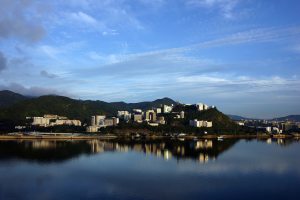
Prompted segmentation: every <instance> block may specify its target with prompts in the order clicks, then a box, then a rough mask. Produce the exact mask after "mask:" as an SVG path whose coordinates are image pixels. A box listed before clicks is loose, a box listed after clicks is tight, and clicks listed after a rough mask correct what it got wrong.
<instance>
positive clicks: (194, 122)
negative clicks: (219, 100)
mask: <svg viewBox="0 0 300 200" xmlns="http://www.w3.org/2000/svg"><path fill="white" fill-rule="evenodd" d="M190 126H193V127H198V128H200V127H206V128H210V127H212V126H213V123H212V122H211V121H203V120H197V119H194V120H190Z"/></svg>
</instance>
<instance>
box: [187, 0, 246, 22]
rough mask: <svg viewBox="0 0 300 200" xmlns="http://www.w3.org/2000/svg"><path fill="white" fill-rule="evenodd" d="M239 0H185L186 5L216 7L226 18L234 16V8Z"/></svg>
mask: <svg viewBox="0 0 300 200" xmlns="http://www.w3.org/2000/svg"><path fill="white" fill-rule="evenodd" d="M239 1H240V0H187V1H185V3H186V5H188V6H190V7H204V8H207V9H218V10H220V11H221V13H222V15H223V16H224V17H225V18H227V19H232V18H234V15H235V14H234V9H235V7H236V6H237V5H238V3H239Z"/></svg>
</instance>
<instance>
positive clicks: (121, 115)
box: [117, 111, 131, 121]
mask: <svg viewBox="0 0 300 200" xmlns="http://www.w3.org/2000/svg"><path fill="white" fill-rule="evenodd" d="M117 116H118V117H119V118H120V119H123V120H125V121H129V120H130V119H131V113H129V112H128V111H118V115H117Z"/></svg>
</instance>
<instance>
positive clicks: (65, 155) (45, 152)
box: [0, 138, 298, 164]
mask: <svg viewBox="0 0 300 200" xmlns="http://www.w3.org/2000/svg"><path fill="white" fill-rule="evenodd" d="M237 141H238V140H237V139H236V140H235V139H228V140H226V139H225V140H223V141H218V140H217V139H206V140H205V139H203V140H184V141H180V140H176V139H165V140H163V139H161V140H134V139H123V140H120V139H119V140H97V139H94V140H68V141H60V140H26V141H23V140H18V141H0V159H1V156H2V159H7V158H22V159H29V160H30V159H31V160H35V161H39V162H53V161H55V162H61V161H64V160H67V159H71V158H74V157H77V156H80V155H81V154H86V155H92V154H101V153H105V152H115V151H116V152H140V153H143V154H145V155H147V156H156V157H157V158H160V159H165V160H174V159H175V160H178V161H179V160H184V159H191V160H194V161H196V162H198V163H200V164H205V163H208V162H210V161H213V160H215V159H217V158H218V156H220V154H222V153H223V152H225V151H227V150H228V149H230V148H231V147H232V146H233V145H234V144H235V143H236V142H237ZM260 141H262V142H266V143H267V144H272V145H280V146H282V147H285V146H288V145H290V144H292V143H293V142H298V141H297V140H287V139H282V138H280V139H276V138H272V139H271V138H268V139H261V140H260Z"/></svg>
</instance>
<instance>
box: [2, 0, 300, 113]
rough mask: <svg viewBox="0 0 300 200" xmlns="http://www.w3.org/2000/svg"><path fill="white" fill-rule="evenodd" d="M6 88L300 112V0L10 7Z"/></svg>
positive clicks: (5, 32)
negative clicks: (165, 98) (168, 99)
mask: <svg viewBox="0 0 300 200" xmlns="http://www.w3.org/2000/svg"><path fill="white" fill-rule="evenodd" d="M0 5H1V6H0V90H4V89H7V90H11V91H14V92H18V93H21V94H23V95H30V96H39V95H46V94H57V95H64V96H68V97H71V98H75V99H92V100H103V101H108V102H113V101H125V102H139V101H150V100H154V99H157V98H163V97H170V98H172V99H174V100H176V101H179V102H182V103H197V102H204V103H206V104H209V105H215V106H217V108H219V110H221V111H222V112H224V113H227V114H236V115H242V116H245V117H259V118H269V117H278V116H284V115H289V114H300V1H298V0H267V1H266V0H69V1H67V0H61V1H59V0H51V1H50V0H49V1H46V0H40V1H34V0H14V1H12V0H0Z"/></svg>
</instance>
